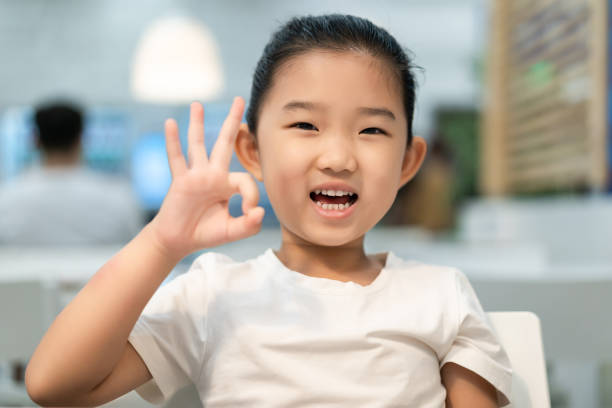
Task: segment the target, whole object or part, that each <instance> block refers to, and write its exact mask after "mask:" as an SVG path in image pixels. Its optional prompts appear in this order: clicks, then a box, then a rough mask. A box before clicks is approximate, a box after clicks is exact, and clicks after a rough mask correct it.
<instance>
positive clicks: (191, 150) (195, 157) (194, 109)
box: [187, 102, 208, 167]
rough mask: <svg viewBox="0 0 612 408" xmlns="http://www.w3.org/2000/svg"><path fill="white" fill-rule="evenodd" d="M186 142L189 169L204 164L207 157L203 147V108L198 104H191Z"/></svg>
mask: <svg viewBox="0 0 612 408" xmlns="http://www.w3.org/2000/svg"><path fill="white" fill-rule="evenodd" d="M187 141H188V147H187V155H188V157H189V167H193V166H199V165H202V164H206V163H207V162H208V156H207V154H206V146H204V108H203V107H202V105H201V104H200V103H199V102H193V103H192V104H191V109H190V115H189V130H188V131H187Z"/></svg>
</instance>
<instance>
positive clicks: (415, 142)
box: [398, 136, 427, 190]
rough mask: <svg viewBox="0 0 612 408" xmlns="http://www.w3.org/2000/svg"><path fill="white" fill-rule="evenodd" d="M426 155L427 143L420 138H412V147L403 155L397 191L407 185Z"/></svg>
mask: <svg viewBox="0 0 612 408" xmlns="http://www.w3.org/2000/svg"><path fill="white" fill-rule="evenodd" d="M426 153H427V142H426V141H425V139H423V138H422V137H420V136H414V137H413V138H412V145H411V146H410V148H408V149H407V150H406V153H405V154H404V161H403V163H402V173H401V175H400V184H399V186H398V190H399V189H400V188H401V187H403V186H404V185H405V184H406V183H408V182H409V181H410V180H412V178H413V177H414V176H415V175H416V174H417V172H418V171H419V169H420V168H421V165H422V164H423V160H424V159H425V154H426Z"/></svg>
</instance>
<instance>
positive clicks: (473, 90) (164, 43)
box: [0, 0, 612, 408]
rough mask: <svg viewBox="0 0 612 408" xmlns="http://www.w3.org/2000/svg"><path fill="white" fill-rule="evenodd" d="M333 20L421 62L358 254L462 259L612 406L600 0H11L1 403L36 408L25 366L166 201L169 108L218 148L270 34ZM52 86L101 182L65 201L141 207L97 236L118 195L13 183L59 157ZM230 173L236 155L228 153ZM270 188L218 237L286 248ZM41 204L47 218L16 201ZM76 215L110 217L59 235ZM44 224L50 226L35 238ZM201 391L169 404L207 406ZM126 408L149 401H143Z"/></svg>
mask: <svg viewBox="0 0 612 408" xmlns="http://www.w3.org/2000/svg"><path fill="white" fill-rule="evenodd" d="M330 12H340V13H348V14H355V15H358V16H362V17H366V18H368V19H370V20H371V21H373V22H374V23H376V24H379V25H380V26H382V27H384V28H386V29H387V30H388V31H389V32H390V33H391V34H392V35H394V36H395V37H396V39H397V40H398V41H399V42H400V43H401V44H402V45H403V46H405V47H406V48H407V49H409V50H410V51H411V52H412V53H413V56H414V62H415V64H417V65H418V66H420V67H422V68H423V69H422V70H418V71H416V73H417V80H418V83H419V87H418V90H417V106H416V112H415V123H414V129H415V133H416V134H419V135H422V136H424V137H425V138H426V139H427V141H428V143H429V152H428V158H427V160H426V162H425V164H424V167H423V169H422V170H421V171H420V172H419V174H418V175H417V177H416V178H415V179H414V180H413V181H412V182H411V183H409V184H408V185H407V186H406V187H404V188H403V189H402V190H401V191H400V192H399V194H398V197H397V200H396V202H395V204H394V206H393V207H392V209H391V210H390V211H389V213H388V214H387V215H386V216H385V218H384V219H383V220H382V221H381V222H380V225H378V226H377V227H376V228H375V229H374V230H373V231H371V233H370V234H369V235H368V237H366V244H367V246H368V250H369V251H372V252H376V251H387V250H392V251H393V252H394V253H396V254H397V255H399V256H402V257H406V258H413V259H418V260H422V261H425V262H432V263H437V264H446V265H452V266H456V267H459V268H461V269H462V270H463V271H464V272H465V273H466V274H467V276H468V277H469V278H470V281H471V282H472V284H473V286H474V288H475V289H476V292H477V294H478V296H479V299H480V300H481V303H482V305H483V307H484V309H485V310H486V311H499V310H506V311H508V310H514V311H519V310H529V311H532V312H534V313H536V314H537V315H538V316H539V317H540V319H541V324H542V332H543V343H544V351H545V354H546V361H547V372H548V382H549V392H550V397H551V404H552V406H553V407H577V408H588V407H612V351H611V350H612V348H611V347H610V345H611V344H612V327H611V326H612V324H611V323H612V320H611V319H610V315H609V311H610V310H612V246H611V239H610V236H611V231H612V197H611V196H610V192H611V190H612V189H611V178H610V174H611V157H612V155H611V153H612V144H611V143H610V118H611V116H610V110H609V106H610V105H609V102H608V99H609V96H610V89H611V87H610V68H609V52H608V50H609V46H610V45H609V44H610V41H609V39H610V23H609V18H608V17H609V2H608V0H513V1H506V0H490V1H487V0H379V1H376V2H356V1H340V0H325V1H323V0H312V1H310V2H305V3H302V2H288V1H279V0H251V1H247V0H228V1H224V2H213V1H205V0H147V1H146V2H145V1H131V2H125V1H119V0H89V1H77V0H54V1H45V0H19V1H11V0H0V78H1V79H0V82H1V84H2V85H1V86H0V209H2V211H1V212H2V213H0V324H1V325H2V326H1V327H0V406H31V405H32V404H33V403H32V402H31V401H29V399H28V398H27V394H25V389H24V387H23V367H24V364H25V363H26V362H27V359H28V358H29V356H30V355H31V353H32V352H33V350H34V348H35V347H36V345H37V344H38V342H39V340H40V338H41V336H42V334H43V333H44V331H45V329H46V328H47V327H48V325H49V324H50V323H51V321H52V320H53V318H54V317H55V316H56V315H57V313H59V311H60V310H61V308H62V307H63V306H64V305H65V304H67V302H69V301H70V299H71V298H72V297H73V296H74V295H75V294H76V293H77V292H78V290H79V289H80V288H81V287H82V286H83V285H84V284H85V283H86V282H87V280H88V279H89V278H90V277H91V276H92V275H93V274H94V273H95V272H96V271H97V269H98V268H99V267H100V266H101V265H102V264H104V262H105V261H106V260H108V259H109V258H110V257H111V256H112V255H113V254H114V253H115V252H116V251H117V250H118V249H119V248H120V247H121V246H122V245H123V244H125V243H126V242H127V241H128V240H129V239H130V238H131V236H133V235H134V234H135V233H136V232H137V231H138V230H139V228H141V227H142V225H144V223H146V222H147V221H148V220H150V219H151V218H152V217H153V216H154V215H155V213H156V211H157V210H158V209H159V206H160V204H161V202H162V200H163V197H164V195H165V193H166V191H167V189H168V186H169V183H170V174H169V171H168V167H167V162H166V155H165V150H164V139H163V133H162V132H163V122H164V120H165V119H166V118H168V117H173V118H176V119H177V121H178V123H179V129H180V130H181V138H182V140H183V145H184V146H185V145H186V140H185V139H186V133H185V131H186V127H187V123H188V106H189V103H190V102H191V101H193V100H199V101H201V102H203V103H204V109H205V112H206V114H205V115H206V117H205V132H206V144H207V146H208V148H209V149H210V148H211V147H212V145H213V144H214V141H215V138H216V136H217V134H218V132H219V129H220V126H221V123H222V122H223V120H224V118H225V115H226V114H227V112H228V110H229V106H230V104H231V101H232V98H233V97H234V96H236V95H240V96H243V97H244V98H245V99H246V100H247V103H248V97H249V95H250V84H251V77H252V73H253V71H254V68H255V64H256V62H257V60H258V59H259V57H260V55H261V52H262V50H263V47H264V45H265V44H266V42H267V41H268V39H269V37H270V35H271V34H272V32H273V30H275V29H276V28H277V27H278V26H279V25H280V24H281V23H283V22H284V21H286V20H287V19H289V18H290V17H292V16H294V15H302V14H321V13H330ZM58 99H61V100H69V101H72V102H74V103H75V104H77V105H78V106H80V107H81V108H82V113H83V126H82V139H81V145H80V146H81V148H80V151H79V153H80V156H79V159H78V160H77V161H76V162H78V165H79V167H80V171H83V170H87V172H95V174H96V175H97V176H96V177H98V179H94V178H91V179H86V178H85V176H83V177H81V176H82V174H81V173H79V174H80V175H79V176H78V177H77V176H75V177H74V180H76V181H74V182H73V183H72V184H71V188H72V190H73V191H72V192H71V193H70V194H75V197H77V198H75V200H73V201H78V200H80V198H83V196H84V195H85V194H96V193H94V192H92V190H95V191H97V194H100V192H102V193H103V195H106V196H107V197H108V196H115V197H119V198H120V199H125V200H129V201H130V203H131V204H130V205H131V206H132V207H133V208H132V213H131V214H132V215H131V216H130V220H132V221H133V222H131V221H130V222H129V224H134V225H132V226H131V228H132V229H131V230H125V231H127V232H125V231H123V232H122V233H117V234H116V235H112V234H110V233H109V234H107V235H104V234H101V233H100V234H97V235H96V236H93V237H92V236H86V233H87V231H91V230H96V231H101V230H103V229H104V228H107V229H108V228H110V227H109V222H110V221H109V220H110V219H111V218H112V215H109V214H108V213H106V212H105V211H106V210H105V208H107V207H110V206H115V207H117V208H124V207H126V206H127V204H125V205H124V204H118V203H121V201H113V203H111V204H108V205H106V206H105V207H104V208H101V209H97V208H96V207H95V206H94V205H93V204H91V205H88V204H81V208H84V211H80V212H81V213H82V214H77V212H78V211H77V210H69V209H68V207H62V205H61V204H60V201H59V198H62V197H68V193H67V192H66V193H64V192H62V193H60V192H58V191H59V190H57V189H56V190H52V189H48V190H47V192H46V193H45V194H46V196H43V197H39V198H37V199H35V198H33V197H34V196H33V195H28V194H33V193H32V192H31V191H29V192H23V191H22V190H23V189H20V187H19V186H23V185H24V183H25V181H24V180H30V181H32V180H34V179H35V180H37V182H38V183H39V184H40V182H41V180H42V179H43V178H42V177H43V176H41V174H42V173H44V172H45V169H48V167H49V166H48V165H49V164H50V163H52V162H53V160H50V159H49V157H47V156H45V154H43V153H41V150H40V149H39V148H38V142H37V138H36V122H35V112H36V109H37V108H38V107H39V106H40V105H41V104H44V103H48V102H50V101H54V100H58ZM73 162H74V161H73ZM56 167H57V166H56ZM231 168H232V170H236V171H239V170H240V169H241V167H240V165H239V163H238V162H237V160H236V159H235V158H234V160H233V162H232V164H231ZM45 174H46V173H45ZM54 174H55V176H53V177H54V178H53V182H54V183H58V182H59V181H61V180H64V181H66V180H73V178H72V177H73V176H72V175H66V174H64V173H62V174H60V175H59V176H58V175H57V172H56V173H54ZM88 174H89V173H88ZM27 177H29V179H28V178H27ZM44 177H47V176H44ZM44 180H47V179H44ZM58 180H59V181H58ZM92 180H98V181H92ZM64 184H68V183H67V182H66V183H64ZM58 188H59V187H58ZM260 189H261V203H260V204H261V205H262V206H264V208H266V218H265V220H264V226H265V228H264V229H263V230H262V232H261V233H260V234H259V235H257V236H256V237H252V238H249V239H246V240H243V241H240V242H237V243H233V244H229V245H226V246H224V247H221V248H218V250H219V251H221V252H225V253H227V254H229V255H230V256H233V257H234V258H236V259H247V258H250V257H252V256H255V255H257V254H260V253H261V252H263V250H265V249H266V248H268V247H273V248H277V247H278V245H279V243H280V236H279V234H278V222H277V220H276V218H275V217H274V213H273V211H272V208H271V207H270V204H269V201H268V200H267V197H266V194H265V190H264V189H263V186H261V185H260ZM62 191H63V190H62ZM128 196H129V197H128ZM15 197H17V198H19V197H21V199H22V200H24V201H27V204H26V203H23V207H22V206H21V204H15V202H16V201H14V200H15ZM79 197H80V198H79ZM11 200H13V201H11ZM100 200H102V198H100V199H96V201H97V202H98V201H100ZM125 202H127V201H125ZM35 205H38V206H39V207H40V210H37V211H39V214H40V215H41V217H39V218H40V219H41V220H42V221H34V220H35V219H37V218H36V217H34V216H33V217H32V218H27V219H25V221H19V219H18V216H17V215H11V214H12V213H11V209H14V208H19V209H22V210H23V211H25V208H26V207H27V208H35ZM54 206H55V207H57V208H59V210H58V209H57V208H56V209H55V210H56V212H52V207H54ZM23 211H22V214H23ZM58 211H59V212H58ZM117 211H119V210H117ZM231 211H232V213H234V214H239V213H240V201H239V199H238V198H237V199H236V200H234V199H232V201H231ZM17 213H19V211H17ZM77 215H78V216H82V217H83V219H82V220H78V224H79V225H81V226H82V225H88V226H92V225H96V223H97V224H98V226H96V227H89V228H87V229H84V228H81V229H80V230H78V228H77V227H73V228H74V229H73V230H71V231H70V233H69V234H63V232H60V231H59V229H61V228H63V227H66V226H67V225H68V224H69V221H74V220H75V219H77ZM49 219H53V220H55V221H56V222H57V226H51V227H48V228H47V230H46V232H45V231H42V229H43V228H41V227H40V225H39V224H38V222H43V221H44V220H49ZM58 220H59V221H58ZM28 221H29V224H28ZM126 223H128V222H124V223H123V224H126ZM23 224H28V225H26V226H25V230H26V231H27V232H26V233H24V234H21V235H19V234H17V233H16V232H15V231H16V230H17V229H18V228H21V227H24V225H23ZM32 224H35V225H32ZM62 226H63V227H62ZM27 227H29V228H27ZM77 230H78V231H77ZM84 230H87V231H84ZM75 231H76V232H75ZM28 234H29V235H28ZM45 234H46V236H47V238H46V240H44V239H43V236H44V235H45ZM122 234H123V235H122ZM65 237H69V238H66V239H65V240H64V239H63V238H65ZM215 250H217V249H215ZM197 255H198V254H193V255H191V256H189V257H187V258H186V259H184V260H183V261H182V262H181V263H180V264H179V265H178V266H177V268H176V269H175V270H174V271H173V273H172V274H171V275H170V276H169V278H168V280H169V279H171V278H173V277H174V276H176V275H177V274H180V273H183V272H184V271H185V270H186V269H187V268H188V267H189V265H190V263H191V262H192V261H193V259H194V258H195V257H196V256H197ZM75 329H78V328H75ZM190 395H191V394H189V392H187V393H186V394H185V396H184V398H185V400H184V401H182V402H179V401H170V402H169V403H168V405H167V406H198V405H197V404H198V403H197V401H194V400H193V398H191V397H192V396H193V395H191V397H190ZM190 398H191V399H190ZM139 404H140V405H139ZM173 404H174V405H173ZM119 406H147V405H146V404H144V403H139V402H138V397H136V396H134V395H133V396H128V397H126V398H125V399H124V400H122V405H119Z"/></svg>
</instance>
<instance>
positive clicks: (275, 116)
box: [236, 51, 426, 246]
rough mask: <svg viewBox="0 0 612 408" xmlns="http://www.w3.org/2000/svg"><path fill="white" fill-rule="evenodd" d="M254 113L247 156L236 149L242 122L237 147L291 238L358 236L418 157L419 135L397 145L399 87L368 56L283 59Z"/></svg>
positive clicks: (348, 239) (339, 240) (332, 242)
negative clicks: (408, 143) (257, 112)
mask: <svg viewBox="0 0 612 408" xmlns="http://www.w3.org/2000/svg"><path fill="white" fill-rule="evenodd" d="M260 112H261V113H260V117H259V125H258V129H257V145H256V147H255V146H254V145H253V146H252V147H251V150H250V151H251V153H250V159H249V157H247V156H249V153H246V154H245V153H243V152H241V150H243V149H241V147H240V146H241V143H242V145H243V146H245V145H246V139H245V138H246V137H247V136H246V135H247V134H248V133H247V130H246V128H245V127H244V126H246V125H243V129H242V132H241V133H242V136H240V135H239V139H238V142H237V145H236V150H237V153H238V156H239V157H240V158H241V161H242V162H243V164H244V165H245V166H246V167H247V169H248V170H249V171H251V173H252V174H253V175H255V177H256V178H258V179H259V180H263V182H264V185H265V187H266V191H267V194H268V196H269V198H270V202H271V204H272V206H273V208H274V211H275V212H276V215H277V217H278V219H279V221H280V223H281V227H282V229H283V233H284V236H285V237H286V236H287V233H288V234H289V236H291V237H293V238H295V239H296V240H299V241H307V242H308V243H312V244H315V245H322V246H340V245H344V244H350V243H352V242H354V241H355V240H358V239H360V238H362V237H363V235H364V234H365V233H366V232H367V231H368V230H369V229H370V228H372V227H373V226H374V225H375V224H376V223H377V222H378V221H379V220H380V219H381V218H382V217H383V216H384V214H385V213H386V212H387V211H388V210H389V208H390V207H391V204H392V203H393V201H394V200H395V196H396V194H397V191H398V189H399V188H400V187H401V186H402V185H403V184H405V183H406V182H407V181H408V180H409V179H410V178H412V177H413V176H414V174H415V173H416V171H417V170H418V168H419V167H420V164H421V162H422V160H423V157H424V155H425V150H426V149H425V142H424V141H423V139H422V138H418V137H415V138H414V139H413V145H412V147H411V148H409V149H408V150H407V149H406V138H407V132H408V129H407V121H406V116H405V114H404V106H403V103H402V94H401V88H400V84H399V82H398V80H397V78H396V77H395V76H394V75H393V73H392V72H391V71H390V69H389V68H388V67H387V66H386V65H385V63H384V62H382V61H380V60H379V59H376V58H374V57H371V56H369V55H365V54H360V53H356V52H346V53H335V52H326V51H312V52H309V53H307V54H304V55H301V56H297V57H294V58H292V59H290V60H289V61H288V62H287V63H286V64H284V65H283V66H282V67H281V69H280V70H279V71H278V72H277V73H276V75H275V77H274V82H273V86H272V88H271V89H270V90H269V92H268V93H267V95H266V96H265V98H264V101H263V105H262V106H261V109H260ZM249 136H251V135H249ZM241 140H242V142H241ZM250 140H253V139H252V137H251V138H250ZM244 150H245V151H246V150H248V149H244Z"/></svg>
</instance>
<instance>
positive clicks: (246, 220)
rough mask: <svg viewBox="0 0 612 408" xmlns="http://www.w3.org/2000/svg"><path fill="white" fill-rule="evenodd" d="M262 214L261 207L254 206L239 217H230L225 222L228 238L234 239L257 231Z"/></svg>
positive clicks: (263, 211)
mask: <svg viewBox="0 0 612 408" xmlns="http://www.w3.org/2000/svg"><path fill="white" fill-rule="evenodd" d="M264 214H265V210H264V209H263V208H262V207H254V208H251V209H250V210H249V211H248V212H247V213H246V214H244V215H242V216H240V217H230V219H229V220H228V223H227V237H228V240H230V241H236V240H239V239H243V238H246V237H249V236H251V235H255V234H256V233H258V232H259V230H260V228H261V222H262V220H263V216H264Z"/></svg>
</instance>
